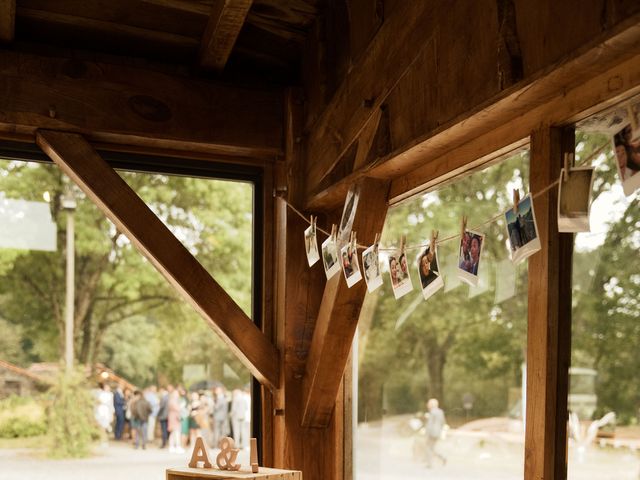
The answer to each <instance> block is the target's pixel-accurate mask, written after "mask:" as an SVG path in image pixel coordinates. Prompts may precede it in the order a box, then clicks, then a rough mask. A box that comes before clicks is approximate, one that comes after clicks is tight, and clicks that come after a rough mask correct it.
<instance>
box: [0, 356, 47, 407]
mask: <svg viewBox="0 0 640 480" xmlns="http://www.w3.org/2000/svg"><path fill="white" fill-rule="evenodd" d="M50 384H51V383H50V381H49V380H48V379H46V378H44V377H42V376H40V375H38V374H35V373H33V372H30V371H28V370H25V369H24V368H21V367H18V366H17V365H14V364H12V363H9V362H5V361H4V360H0V398H6V397H9V396H11V395H18V396H21V397H26V396H29V395H32V394H34V393H37V392H42V391H44V390H46V389H47V388H49V385H50Z"/></svg>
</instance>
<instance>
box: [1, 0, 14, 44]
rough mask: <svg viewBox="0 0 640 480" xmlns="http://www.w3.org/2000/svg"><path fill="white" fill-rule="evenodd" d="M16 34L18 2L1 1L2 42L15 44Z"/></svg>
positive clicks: (12, 0)
mask: <svg viewBox="0 0 640 480" xmlns="http://www.w3.org/2000/svg"><path fill="white" fill-rule="evenodd" d="M15 33H16V0H0V42H3V43H11V42H13V37H14V36H15Z"/></svg>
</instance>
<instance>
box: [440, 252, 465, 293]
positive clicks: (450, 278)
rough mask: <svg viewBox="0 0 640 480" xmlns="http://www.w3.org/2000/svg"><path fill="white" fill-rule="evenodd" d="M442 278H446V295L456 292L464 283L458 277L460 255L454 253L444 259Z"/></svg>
mask: <svg viewBox="0 0 640 480" xmlns="http://www.w3.org/2000/svg"><path fill="white" fill-rule="evenodd" d="M443 263H444V265H443V267H442V276H443V277H444V293H448V292H450V291H451V290H455V289H456V288H458V287H459V286H460V285H462V282H461V281H460V278H459V277H458V254H457V253H452V254H451V255H447V256H446V257H444V262H443Z"/></svg>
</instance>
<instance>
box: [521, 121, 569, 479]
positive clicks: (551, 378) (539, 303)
mask: <svg viewBox="0 0 640 480" xmlns="http://www.w3.org/2000/svg"><path fill="white" fill-rule="evenodd" d="M573 139H574V136H573V132H572V131H571V132H569V133H563V132H562V130H561V129H559V128H550V127H547V126H542V127H540V128H539V129H537V130H536V131H534V132H533V135H532V137H531V161H530V165H531V180H530V189H531V191H532V192H536V191H539V190H542V189H543V188H544V187H545V186H547V185H549V184H550V183H552V182H553V181H555V180H556V179H557V178H558V176H559V174H560V168H561V166H562V159H563V152H565V151H567V150H568V149H569V146H570V151H572V152H573V144H572V140H573ZM557 202H558V198H557V189H551V190H550V191H549V192H547V193H546V194H544V195H541V196H539V197H537V198H536V199H535V209H536V221H537V226H538V235H539V238H540V243H541V245H542V249H541V250H540V252H538V253H536V254H535V255H533V256H532V257H530V259H529V275H528V277H529V301H528V309H529V311H528V328H527V411H526V431H525V478H527V479H530V478H531V479H533V478H545V479H555V478H557V479H561V478H565V477H564V476H562V475H559V476H558V475H557V474H558V472H560V471H561V469H562V468H563V466H564V468H565V469H566V449H567V446H566V445H565V444H564V442H566V424H567V420H568V418H567V407H566V405H567V377H568V359H569V355H570V341H569V339H568V338H569V337H568V335H570V332H571V267H572V249H573V234H560V233H559V232H558V219H557V208H558V207H557ZM565 473H566V471H565Z"/></svg>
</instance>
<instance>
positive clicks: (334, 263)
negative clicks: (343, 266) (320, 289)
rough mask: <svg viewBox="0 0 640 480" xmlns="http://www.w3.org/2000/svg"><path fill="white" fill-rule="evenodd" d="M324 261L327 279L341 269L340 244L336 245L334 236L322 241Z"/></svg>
mask: <svg viewBox="0 0 640 480" xmlns="http://www.w3.org/2000/svg"><path fill="white" fill-rule="evenodd" d="M322 262H323V263H324V273H326V274H327V280H329V279H330V278H331V277H333V276H334V275H335V274H336V273H338V272H339V271H340V262H339V261H338V245H336V242H335V241H334V240H333V238H332V237H329V238H327V239H326V240H325V241H324V242H323V243H322Z"/></svg>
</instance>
